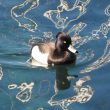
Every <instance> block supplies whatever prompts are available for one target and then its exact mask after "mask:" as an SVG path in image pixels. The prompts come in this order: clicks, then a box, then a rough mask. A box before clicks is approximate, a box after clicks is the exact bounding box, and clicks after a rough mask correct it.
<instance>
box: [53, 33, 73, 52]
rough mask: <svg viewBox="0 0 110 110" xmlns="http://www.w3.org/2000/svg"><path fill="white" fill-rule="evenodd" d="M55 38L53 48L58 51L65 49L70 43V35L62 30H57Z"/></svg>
mask: <svg viewBox="0 0 110 110" xmlns="http://www.w3.org/2000/svg"><path fill="white" fill-rule="evenodd" d="M56 38H57V39H56V42H55V48H56V49H57V50H60V51H66V50H67V49H68V47H69V46H70V45H71V43H72V41H71V38H70V36H69V35H67V34H66V33H64V32H59V33H58V34H57V35H56Z"/></svg>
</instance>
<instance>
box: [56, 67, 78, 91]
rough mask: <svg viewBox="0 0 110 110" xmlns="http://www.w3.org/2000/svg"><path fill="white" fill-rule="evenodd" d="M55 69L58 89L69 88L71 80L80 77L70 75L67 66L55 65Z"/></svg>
mask: <svg viewBox="0 0 110 110" xmlns="http://www.w3.org/2000/svg"><path fill="white" fill-rule="evenodd" d="M55 70H56V80H55V88H56V89H57V91H58V90H65V89H68V88H69V87H70V85H71V80H72V79H75V78H77V77H78V75H69V74H68V69H67V67H66V66H55Z"/></svg>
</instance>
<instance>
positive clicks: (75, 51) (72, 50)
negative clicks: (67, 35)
mask: <svg viewBox="0 0 110 110" xmlns="http://www.w3.org/2000/svg"><path fill="white" fill-rule="evenodd" d="M68 50H69V51H71V52H72V53H78V51H77V50H76V49H75V48H73V46H72V45H70V46H69V47H68Z"/></svg>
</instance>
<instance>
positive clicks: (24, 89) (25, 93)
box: [8, 82, 34, 103]
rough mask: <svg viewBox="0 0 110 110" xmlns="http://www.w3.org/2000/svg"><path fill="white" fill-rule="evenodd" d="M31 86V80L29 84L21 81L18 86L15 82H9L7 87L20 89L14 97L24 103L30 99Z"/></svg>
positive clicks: (32, 84)
mask: <svg viewBox="0 0 110 110" xmlns="http://www.w3.org/2000/svg"><path fill="white" fill-rule="evenodd" d="M33 86H34V83H33V82H31V83H30V84H29V85H28V84H27V83H22V84H21V85H20V86H17V85H16V84H11V85H8V89H15V88H17V89H20V92H18V93H17V95H16V98H17V99H18V100H20V101H21V102H23V103H25V102H28V101H29V100H30V99H31V94H32V88H33Z"/></svg>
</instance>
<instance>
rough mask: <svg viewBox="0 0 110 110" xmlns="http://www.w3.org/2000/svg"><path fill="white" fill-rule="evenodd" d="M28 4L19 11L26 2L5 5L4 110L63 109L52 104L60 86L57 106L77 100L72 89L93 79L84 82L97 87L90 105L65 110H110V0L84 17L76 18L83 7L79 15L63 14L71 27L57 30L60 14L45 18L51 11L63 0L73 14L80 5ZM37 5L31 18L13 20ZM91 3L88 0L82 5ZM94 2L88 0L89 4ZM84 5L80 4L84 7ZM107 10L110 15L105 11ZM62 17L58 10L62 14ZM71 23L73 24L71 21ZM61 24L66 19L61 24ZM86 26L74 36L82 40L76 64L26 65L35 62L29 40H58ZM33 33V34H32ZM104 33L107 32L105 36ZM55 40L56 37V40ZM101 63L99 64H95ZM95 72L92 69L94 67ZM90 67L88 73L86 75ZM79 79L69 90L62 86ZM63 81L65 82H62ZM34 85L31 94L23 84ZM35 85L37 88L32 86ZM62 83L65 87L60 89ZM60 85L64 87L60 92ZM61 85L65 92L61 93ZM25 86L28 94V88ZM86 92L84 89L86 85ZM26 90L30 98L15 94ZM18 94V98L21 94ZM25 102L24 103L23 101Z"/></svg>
mask: <svg viewBox="0 0 110 110" xmlns="http://www.w3.org/2000/svg"><path fill="white" fill-rule="evenodd" d="M30 1H31V2H28V0H27V4H28V5H27V6H24V7H23V8H20V9H19V6H18V5H20V4H22V3H24V0H20V1H19V0H13V1H12V0H11V1H10V0H0V74H2V76H1V75H0V77H1V78H0V79H1V80H0V110H62V109H64V108H62V107H61V106H60V105H58V103H60V102H58V103H57V104H56V105H53V106H51V104H49V103H48V102H49V100H50V99H51V97H52V96H53V95H54V94H55V89H54V88H55V81H57V83H58V84H59V86H58V87H57V89H58V92H57V94H56V95H55V97H54V100H55V101H60V100H65V99H67V98H70V97H73V96H75V95H76V93H75V91H74V89H73V86H74V85H75V84H76V82H77V81H78V80H80V79H81V78H83V77H86V76H89V77H90V78H91V80H89V81H87V82H85V83H84V85H85V86H86V85H89V86H90V87H91V88H92V91H93V95H92V96H91V98H90V100H88V101H87V102H85V103H83V104H81V103H80V102H73V103H72V104H70V105H69V106H67V108H66V109H64V110H88V109H89V110H110V100H109V99H110V94H109V93H110V40H109V39H110V1H109V0H91V1H90V2H89V3H88V4H87V5H85V6H84V8H86V10H85V13H84V14H83V15H82V16H81V17H79V18H77V16H78V15H79V14H80V13H79V10H78V8H76V9H74V10H72V11H71V10H70V11H67V10H66V9H65V10H63V12H60V17H61V18H66V17H68V19H67V20H66V22H65V23H64V24H63V25H60V26H59V27H58V25H56V24H57V22H58V21H60V17H59V18H58V19H57V18H56V16H57V14H56V12H55V11H53V14H52V15H51V18H52V19H53V20H54V21H55V22H52V21H51V19H49V18H48V17H45V16H43V15H44V13H46V11H49V10H50V11H52V10H57V7H58V6H59V5H60V3H61V1H67V4H68V7H69V8H70V9H71V8H72V7H73V4H74V3H75V1H76V0H69V1H68V0H61V1H60V0H40V1H38V0H30ZM34 1H38V2H39V3H38V6H34V7H35V8H33V9H31V10H30V11H29V12H27V13H26V15H25V16H26V17H27V18H29V19H30V20H32V22H31V21H30V20H29V19H26V18H24V17H23V15H22V16H20V17H15V16H12V15H11V10H12V8H13V7H15V6H18V8H17V9H13V10H12V12H14V13H16V14H17V15H20V14H21V13H22V12H24V11H25V10H27V9H28V8H29V7H30V6H32V3H33V2H34ZM77 1H82V2H81V3H82V4H83V2H86V1H87V0H77ZM88 1H89V0H88ZM81 3H80V4H81ZM83 5H84V4H83ZM107 7H109V8H108V15H107V14H106V13H105V11H104V10H105V9H107ZM57 12H58V10H57ZM74 18H77V19H76V20H74V21H72V22H70V23H69V25H67V24H68V22H69V21H70V20H73V19H74ZM15 19H17V20H18V22H19V23H21V24H25V23H27V24H28V23H29V24H31V23H36V24H37V25H36V26H37V28H36V29H35V28H34V26H33V27H32V25H31V26H30V27H29V28H25V27H22V26H20V25H18V23H17V21H16V20H15ZM61 21H62V20H61ZM80 22H83V23H84V24H86V27H85V28H84V29H82V30H81V29H79V28H78V31H74V30H75V28H73V30H72V31H70V33H69V35H70V36H73V35H74V34H75V33H78V34H79V35H80V38H79V40H76V41H75V42H74V44H75V47H76V48H77V50H78V51H79V54H78V58H77V62H76V65H75V66H74V65H66V66H63V65H62V66H61V67H50V68H48V69H47V68H44V67H32V66H31V65H28V64H27V62H26V61H27V60H28V59H29V58H30V51H31V46H30V45H29V41H30V40H31V39H32V38H33V37H34V39H43V40H45V39H47V38H48V37H49V39H52V40H55V35H56V34H57V32H59V31H62V30H63V31H64V32H68V31H69V30H70V29H71V27H73V25H77V24H78V23H80ZM104 23H105V24H106V27H105V28H101V26H102V24H104ZM29 29H31V30H29ZM93 30H96V31H97V35H98V37H97V36H96V34H95V37H94V35H93V34H92V32H93ZM44 32H46V33H50V34H51V36H49V35H47V34H46V36H45V34H44ZM104 32H106V33H105V34H104ZM51 37H52V38H51ZM96 61H97V62H96ZM89 67H90V68H89ZM87 68H89V71H87ZM69 75H70V76H72V75H78V78H76V79H73V80H71V82H68V81H67V82H64V83H66V84H67V85H66V86H63V84H61V83H62V82H63V81H65V78H66V79H67V76H69ZM63 78H64V79H63ZM23 83H25V84H27V85H31V87H32V88H31V89H29V88H27V89H26V87H25V86H21V84H23ZM33 83H34V85H33ZM12 84H15V85H16V87H15V88H12V89H9V85H12ZM60 84H61V85H60ZM60 86H61V87H60ZM62 86H63V87H65V89H64V90H62ZM23 87H24V88H25V89H23ZM81 87H83V86H81ZM25 90H26V91H27V94H29V95H31V97H30V98H29V97H27V98H28V100H27V101H26V94H25V95H24V96H21V97H20V99H21V100H20V99H18V98H16V95H17V94H18V93H20V92H21V91H22V92H24V91H25ZM18 95H19V94H18ZM23 99H24V100H25V101H24V102H23Z"/></svg>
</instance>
